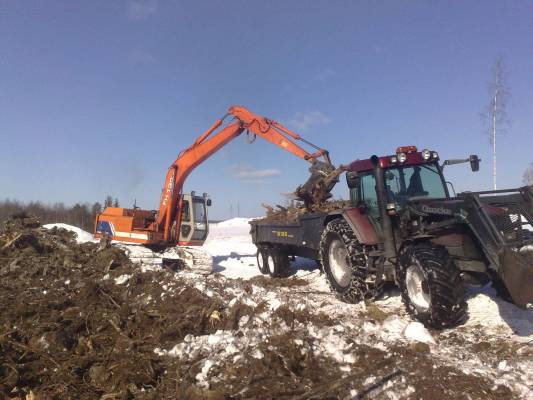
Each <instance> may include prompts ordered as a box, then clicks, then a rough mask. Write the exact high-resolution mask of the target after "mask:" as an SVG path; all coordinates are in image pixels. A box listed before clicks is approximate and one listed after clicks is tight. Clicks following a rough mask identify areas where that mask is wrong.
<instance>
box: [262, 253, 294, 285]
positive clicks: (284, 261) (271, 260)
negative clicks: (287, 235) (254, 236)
mask: <svg viewBox="0 0 533 400" xmlns="http://www.w3.org/2000/svg"><path fill="white" fill-rule="evenodd" d="M265 260H266V268H267V270H268V274H269V275H270V276H271V277H273V278H279V277H282V276H284V275H285V274H286V273H287V270H288V269H289V267H290V265H291V263H290V260H289V255H288V254H286V253H285V252H283V251H281V250H279V249H270V250H269V251H268V254H267V257H266V259H265Z"/></svg>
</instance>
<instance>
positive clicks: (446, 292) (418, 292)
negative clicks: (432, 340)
mask: <svg viewBox="0 0 533 400" xmlns="http://www.w3.org/2000/svg"><path fill="white" fill-rule="evenodd" d="M396 274H397V280H398V285H399V287H400V290H401V293H402V300H403V302H404V304H405V306H406V308H407V311H408V312H409V314H411V316H412V317H414V318H415V319H417V320H419V321H420V322H422V323H423V324H424V325H425V326H427V327H431V328H447V327H452V326H456V325H458V324H460V323H461V322H463V321H464V319H465V318H466V312H467V306H466V301H465V290H464V286H463V282H462V280H461V277H460V274H459V269H458V268H457V267H456V266H455V264H454V262H453V260H452V259H451V257H450V255H449V254H448V251H447V250H446V249H445V248H444V247H442V246H436V245H433V244H429V243H423V244H415V245H412V246H410V247H409V248H407V249H406V251H404V252H403V253H402V255H401V256H400V262H399V263H398V267H397V271H396Z"/></svg>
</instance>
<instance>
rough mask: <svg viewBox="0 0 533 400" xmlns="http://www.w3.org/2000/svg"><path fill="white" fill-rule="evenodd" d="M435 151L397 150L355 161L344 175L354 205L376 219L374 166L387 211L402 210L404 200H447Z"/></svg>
mask: <svg viewBox="0 0 533 400" xmlns="http://www.w3.org/2000/svg"><path fill="white" fill-rule="evenodd" d="M438 161H439V155H438V153H437V152H435V151H430V150H423V151H421V152H419V151H418V150H417V148H416V147H415V146H404V147H398V149H397V150H396V154H394V155H390V156H385V157H374V159H367V160H356V161H354V162H353V163H351V164H350V166H349V171H348V173H347V174H346V177H347V181H348V187H349V188H350V197H351V200H352V203H353V204H354V205H358V206H361V205H364V206H365V207H366V208H367V209H368V211H369V212H370V214H371V215H375V216H378V215H379V210H378V193H377V191H376V177H375V163H377V164H378V165H379V167H380V169H381V170H382V171H383V181H384V192H385V193H384V195H385V196H384V197H385V201H386V205H387V209H388V210H393V209H398V208H401V207H403V206H404V205H405V204H406V203H407V202H408V201H415V200H425V199H442V198H449V197H450V194H449V192H448V188H447V185H446V181H445V179H444V176H443V173H442V167H441V166H440V165H439V163H438Z"/></svg>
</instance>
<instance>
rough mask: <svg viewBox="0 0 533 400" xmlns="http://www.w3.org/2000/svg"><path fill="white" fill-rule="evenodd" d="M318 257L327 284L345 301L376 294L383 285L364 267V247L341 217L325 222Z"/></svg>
mask: <svg viewBox="0 0 533 400" xmlns="http://www.w3.org/2000/svg"><path fill="white" fill-rule="evenodd" d="M320 258H321V263H322V268H323V270H324V273H325V275H326V279H327V281H328V284H329V286H330V288H331V290H332V292H334V293H335V294H336V295H337V297H338V298H340V299H341V300H343V301H346V302H348V303H357V302H358V301H360V300H363V299H372V298H375V297H377V296H379V295H380V294H381V292H382V288H383V285H382V284H378V283H377V282H376V275H375V274H373V273H372V271H369V270H368V262H367V261H368V257H367V255H366V254H365V251H364V247H363V246H362V245H361V244H360V243H359V242H358V241H357V238H356V237H355V234H354V232H353V231H352V229H351V228H350V226H349V225H348V223H347V222H346V221H345V220H344V219H335V220H333V221H331V222H329V223H328V224H327V225H326V228H325V229H324V232H323V233H322V238H321V241H320Z"/></svg>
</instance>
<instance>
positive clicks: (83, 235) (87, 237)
mask: <svg viewBox="0 0 533 400" xmlns="http://www.w3.org/2000/svg"><path fill="white" fill-rule="evenodd" d="M43 228H46V229H52V228H63V229H66V230H67V231H69V232H74V233H75V234H76V242H77V243H79V244H81V243H87V242H94V241H95V239H94V236H93V235H92V234H91V233H89V232H87V231H84V230H83V229H80V228H78V227H77V226H73V225H69V224H63V223H56V224H46V225H43Z"/></svg>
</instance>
